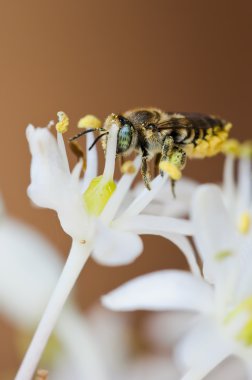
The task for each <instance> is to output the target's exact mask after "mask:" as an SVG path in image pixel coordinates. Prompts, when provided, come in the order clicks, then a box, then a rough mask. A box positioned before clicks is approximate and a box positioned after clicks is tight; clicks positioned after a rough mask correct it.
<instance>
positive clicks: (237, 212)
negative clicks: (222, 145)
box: [222, 143, 252, 237]
mask: <svg viewBox="0 0 252 380" xmlns="http://www.w3.org/2000/svg"><path fill="white" fill-rule="evenodd" d="M244 145H245V147H246V143H245V144H244ZM245 147H244V149H245ZM241 149H242V147H241ZM235 161H236V157H235V156H234V155H231V154H229V155H227V157H226V161H225V166H224V179H223V186H222V189H223V199H224V202H225V205H226V207H227V209H228V211H229V213H230V215H231V217H232V219H233V221H234V223H235V224H236V226H237V227H238V230H239V232H240V233H241V235H244V236H245V237H246V235H248V234H250V235H252V221H251V218H252V171H251V157H250V156H249V155H248V154H246V151H245V152H244V154H241V155H240V157H239V159H238V173H237V180H236V176H235Z"/></svg>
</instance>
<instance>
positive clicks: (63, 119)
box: [55, 111, 69, 133]
mask: <svg viewBox="0 0 252 380" xmlns="http://www.w3.org/2000/svg"><path fill="white" fill-rule="evenodd" d="M57 116H58V123H57V124H56V126H55V127H56V130H57V132H59V133H65V132H67V130H68V126H69V118H68V116H67V115H66V114H65V112H63V111H60V112H58V113H57Z"/></svg>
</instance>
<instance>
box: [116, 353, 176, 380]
mask: <svg viewBox="0 0 252 380" xmlns="http://www.w3.org/2000/svg"><path fill="white" fill-rule="evenodd" d="M117 379H118V378H117ZM178 379H179V374H178V371H177V369H176V368H175V365H174V363H172V361H170V360H169V358H168V357H167V356H163V357H162V356H161V355H157V356H154V355H150V354H145V355H141V356H139V358H136V359H135V358H134V360H131V361H130V363H129V364H128V365H127V366H125V370H124V371H122V370H121V371H120V376H119V379H118V380H178Z"/></svg>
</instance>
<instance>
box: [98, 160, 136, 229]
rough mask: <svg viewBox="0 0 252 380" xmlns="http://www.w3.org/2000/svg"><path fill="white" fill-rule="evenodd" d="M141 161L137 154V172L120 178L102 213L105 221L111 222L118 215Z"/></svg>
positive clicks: (101, 217)
mask: <svg viewBox="0 0 252 380" xmlns="http://www.w3.org/2000/svg"><path fill="white" fill-rule="evenodd" d="M140 163H141V158H140V156H137V157H136V159H135V161H134V166H135V168H136V171H135V173H133V174H124V175H123V176H122V178H121V179H120V181H119V182H118V184H117V187H116V190H115V192H114V194H113V196H112V197H111V198H110V199H109V201H108V202H107V204H106V206H105V208H104V210H103V212H102V214H101V215H100V219H101V220H102V221H103V222H104V223H109V222H110V221H111V220H112V219H113V218H114V216H115V215H116V213H117V211H118V209H119V207H120V205H121V204H122V202H123V200H124V198H125V196H126V195H127V192H128V191H129V189H130V186H131V184H132V182H133V181H134V179H135V178H136V175H137V173H138V170H139V167H140Z"/></svg>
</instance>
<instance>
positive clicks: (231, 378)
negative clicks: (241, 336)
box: [206, 356, 252, 380]
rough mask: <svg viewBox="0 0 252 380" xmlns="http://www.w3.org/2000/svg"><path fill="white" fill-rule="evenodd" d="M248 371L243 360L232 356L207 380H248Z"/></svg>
mask: <svg viewBox="0 0 252 380" xmlns="http://www.w3.org/2000/svg"><path fill="white" fill-rule="evenodd" d="M251 378H252V377H251V376H250V377H246V369H245V365H244V363H242V361H241V360H239V359H237V358H235V357H233V356H231V357H228V358H227V359H225V360H224V361H223V362H222V363H221V364H220V365H218V366H217V367H216V368H215V369H214V370H213V371H212V372H211V373H210V374H209V375H208V376H207V377H206V380H223V379H228V380H237V379H239V380H248V379H251Z"/></svg>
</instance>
